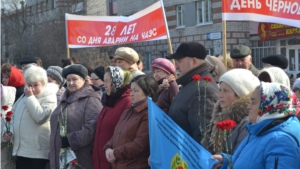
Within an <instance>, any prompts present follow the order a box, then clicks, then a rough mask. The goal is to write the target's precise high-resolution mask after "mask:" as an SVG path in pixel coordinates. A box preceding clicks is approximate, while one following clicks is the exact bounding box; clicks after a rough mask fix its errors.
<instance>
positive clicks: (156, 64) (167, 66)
mask: <svg viewBox="0 0 300 169" xmlns="http://www.w3.org/2000/svg"><path fill="white" fill-rule="evenodd" d="M151 68H152V69H153V68H157V69H161V70H163V71H165V72H166V73H168V74H174V73H175V71H176V68H175V66H174V65H173V63H172V62H170V61H169V60H168V59H165V58H156V59H154V60H153V62H152V64H151Z"/></svg>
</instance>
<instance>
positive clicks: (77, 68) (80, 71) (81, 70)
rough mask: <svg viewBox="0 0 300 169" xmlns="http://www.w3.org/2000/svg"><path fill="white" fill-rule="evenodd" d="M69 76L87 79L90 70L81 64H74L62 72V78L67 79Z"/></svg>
mask: <svg viewBox="0 0 300 169" xmlns="http://www.w3.org/2000/svg"><path fill="white" fill-rule="evenodd" d="M69 74H76V75H78V76H80V77H82V78H83V79H85V78H86V76H87V75H88V70H87V68H86V67H84V66H83V65H81V64H74V65H69V66H66V67H65V68H64V69H63V71H62V76H63V77H64V78H65V79H67V76H68V75H69Z"/></svg>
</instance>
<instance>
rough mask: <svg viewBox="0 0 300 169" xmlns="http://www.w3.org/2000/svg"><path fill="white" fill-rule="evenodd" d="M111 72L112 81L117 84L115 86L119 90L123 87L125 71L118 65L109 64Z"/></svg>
mask: <svg viewBox="0 0 300 169" xmlns="http://www.w3.org/2000/svg"><path fill="white" fill-rule="evenodd" d="M108 68H109V70H110V73H111V79H112V83H113V85H114V86H115V88H116V89H117V90H118V89H120V88H121V87H122V85H123V82H124V72H123V70H122V69H121V68H120V67H118V66H108Z"/></svg>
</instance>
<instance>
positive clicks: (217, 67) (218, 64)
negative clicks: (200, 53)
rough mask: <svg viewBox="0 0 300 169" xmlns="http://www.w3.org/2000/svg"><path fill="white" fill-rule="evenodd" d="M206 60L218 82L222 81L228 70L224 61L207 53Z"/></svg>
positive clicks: (209, 69)
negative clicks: (221, 78)
mask: <svg viewBox="0 0 300 169" xmlns="http://www.w3.org/2000/svg"><path fill="white" fill-rule="evenodd" d="M205 61H206V63H207V65H208V71H209V72H210V73H211V75H212V76H213V78H214V79H215V81H216V82H217V83H219V81H220V77H221V76H222V75H223V74H224V73H225V72H226V69H225V65H224V64H223V62H222V61H221V60H220V59H218V58H217V57H215V56H209V55H207V56H206V58H205Z"/></svg>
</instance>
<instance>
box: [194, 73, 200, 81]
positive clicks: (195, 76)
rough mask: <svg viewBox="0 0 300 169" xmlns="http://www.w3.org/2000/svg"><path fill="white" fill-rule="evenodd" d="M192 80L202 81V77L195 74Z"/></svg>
mask: <svg viewBox="0 0 300 169" xmlns="http://www.w3.org/2000/svg"><path fill="white" fill-rule="evenodd" d="M192 78H193V80H194V81H200V79H201V76H200V75H199V74H195V75H194V76H193V77H192Z"/></svg>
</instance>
